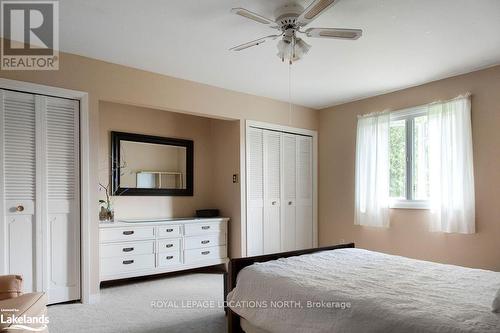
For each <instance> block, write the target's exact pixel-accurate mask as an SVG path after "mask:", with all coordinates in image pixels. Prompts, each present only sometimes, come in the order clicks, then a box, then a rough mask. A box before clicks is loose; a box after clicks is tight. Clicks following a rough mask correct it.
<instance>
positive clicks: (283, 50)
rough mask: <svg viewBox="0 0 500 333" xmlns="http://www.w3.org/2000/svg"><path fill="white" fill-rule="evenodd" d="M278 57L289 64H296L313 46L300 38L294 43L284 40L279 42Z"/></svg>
mask: <svg viewBox="0 0 500 333" xmlns="http://www.w3.org/2000/svg"><path fill="white" fill-rule="evenodd" d="M277 47H278V53H277V56H278V57H279V58H280V59H281V60H282V61H285V60H287V61H288V62H295V61H297V60H300V59H301V58H302V57H303V56H304V55H305V54H306V53H307V52H309V50H310V49H311V45H309V44H307V43H306V42H305V41H304V40H302V39H300V38H295V39H294V40H293V41H290V40H288V39H286V37H285V38H283V39H281V40H280V41H279V42H278V45H277Z"/></svg>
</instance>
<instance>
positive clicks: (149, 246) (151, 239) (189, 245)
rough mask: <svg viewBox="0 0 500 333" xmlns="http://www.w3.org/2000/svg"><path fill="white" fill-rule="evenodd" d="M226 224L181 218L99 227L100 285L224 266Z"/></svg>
mask: <svg viewBox="0 0 500 333" xmlns="http://www.w3.org/2000/svg"><path fill="white" fill-rule="evenodd" d="M228 221H229V219H228V218H203V219H198V218H192V219H186V218H182V219H158V220H134V221H132V220H129V221H121V222H115V223H102V224H100V226H99V236H100V238H99V257H100V281H108V280H115V279H122V278H129V277H135V276H143V275H150V274H158V273H167V272H174V271H180V270H185V269H190V268H197V267H205V266H213V265H218V264H224V263H227V261H228V258H227V223H228Z"/></svg>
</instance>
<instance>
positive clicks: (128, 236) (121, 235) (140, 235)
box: [99, 227, 155, 242]
mask: <svg viewBox="0 0 500 333" xmlns="http://www.w3.org/2000/svg"><path fill="white" fill-rule="evenodd" d="M99 235H100V242H122V241H132V240H142V239H154V237H155V228H154V227H140V228H137V227H131V228H103V229H101V230H100V233H99Z"/></svg>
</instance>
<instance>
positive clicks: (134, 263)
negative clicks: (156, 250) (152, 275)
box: [101, 254, 155, 276]
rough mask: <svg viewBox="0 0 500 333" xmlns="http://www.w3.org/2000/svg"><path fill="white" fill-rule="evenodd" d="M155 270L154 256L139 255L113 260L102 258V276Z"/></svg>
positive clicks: (113, 258) (114, 258)
mask: <svg viewBox="0 0 500 333" xmlns="http://www.w3.org/2000/svg"><path fill="white" fill-rule="evenodd" d="M154 268H155V255H154V254H139V255H130V256H121V257H112V258H101V275H104V276H106V275H116V274H121V273H127V272H133V271H141V270H148V269H154Z"/></svg>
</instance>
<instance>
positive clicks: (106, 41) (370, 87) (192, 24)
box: [60, 0, 500, 108]
mask: <svg viewBox="0 0 500 333" xmlns="http://www.w3.org/2000/svg"><path fill="white" fill-rule="evenodd" d="M290 2H293V0H289V1H287V0H273V1H270V0H240V1H230V0H177V1H173V0H168V1H165V0H148V1H138V0H136V1H134V0H106V1H103V0H85V1H82V0H61V1H60V21H61V24H60V38H61V40H60V45H61V49H62V51H65V52H70V53H76V54H80V55H84V56H88V57H92V58H97V59H102V60H106V61H109V62H113V63H118V64H123V65H126V66H131V67H135V68H140V69H144V70H148V71H152V72H157V73H162V74H166V75H170V76H174V77H178V78H183V79H188V80H192V81H197V82H202V83H206V84H210V85H214V86H217V87H223V88H227V89H231V90H236V91H241V92H246V93H250V94H254V95H259V96H266V97H271V98H274V99H278V100H283V101H287V100H288V66H287V64H283V63H282V62H281V60H280V59H278V57H277V56H276V43H277V41H274V42H266V43H264V44H262V45H260V46H257V47H254V48H251V49H248V50H246V51H242V52H230V51H228V49H229V48H230V47H232V46H234V45H236V44H240V43H243V42H247V41H250V40H253V39H256V38H258V37H262V36H266V35H269V34H272V33H274V30H272V29H269V28H266V27H265V26H263V25H260V24H258V23H254V22H252V21H249V20H245V19H244V18H242V17H238V16H236V15H234V14H231V13H230V12H229V11H230V9H231V8H232V7H245V8H247V9H250V10H252V11H256V12H258V13H261V14H263V15H264V16H267V17H273V13H274V10H275V9H276V8H277V7H279V6H280V5H283V4H286V3H290ZM297 2H300V3H302V4H303V5H306V4H308V3H310V2H311V0H307V1H297ZM310 26H313V27H338V28H361V29H363V30H364V35H363V37H361V39H359V40H357V41H339V40H326V39H312V38H306V39H307V42H308V43H309V44H311V45H312V49H311V51H310V52H309V54H307V55H306V57H305V58H304V59H302V60H301V61H299V62H297V63H296V64H294V65H293V66H292V100H293V102H294V103H296V104H300V105H304V106H308V107H312V108H323V107H326V106H330V105H335V104H340V103H344V102H346V101H351V100H356V99H360V98H364V97H368V96H373V95H377V94H381V93H384V92H388V91H393V90H398V89H401V88H404V87H409V86H414V85H418V84H422V83H425V82H429V81H433V80H436V79H440V78H444V77H449V76H453V75H456V74H460V73H465V72H470V71H473V70H475V69H479V68H484V67H488V66H491V65H494V64H499V63H500V0H340V1H339V3H337V4H336V5H335V6H334V7H333V8H331V9H330V10H329V11H328V12H326V13H325V14H323V15H322V16H321V17H319V18H318V19H317V20H316V21H315V22H313V23H312V24H311V25H310Z"/></svg>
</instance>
